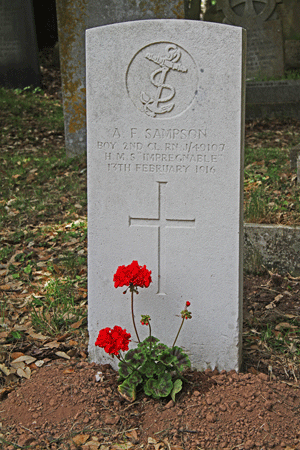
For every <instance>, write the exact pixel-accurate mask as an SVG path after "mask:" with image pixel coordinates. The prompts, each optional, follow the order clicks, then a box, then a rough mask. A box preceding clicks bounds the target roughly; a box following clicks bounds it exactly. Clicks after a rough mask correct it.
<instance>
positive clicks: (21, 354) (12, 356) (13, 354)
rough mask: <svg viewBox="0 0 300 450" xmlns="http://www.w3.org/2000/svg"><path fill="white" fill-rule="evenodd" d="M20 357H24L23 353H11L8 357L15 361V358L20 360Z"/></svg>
mask: <svg viewBox="0 0 300 450" xmlns="http://www.w3.org/2000/svg"><path fill="white" fill-rule="evenodd" d="M20 356H24V353H22V352H13V353H12V354H11V355H10V357H11V359H12V360H15V359H17V358H20Z"/></svg>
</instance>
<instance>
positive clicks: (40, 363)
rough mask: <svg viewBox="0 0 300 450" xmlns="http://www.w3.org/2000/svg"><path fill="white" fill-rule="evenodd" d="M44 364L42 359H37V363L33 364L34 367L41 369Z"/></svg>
mask: <svg viewBox="0 0 300 450" xmlns="http://www.w3.org/2000/svg"><path fill="white" fill-rule="evenodd" d="M44 364H45V361H43V360H42V359H39V360H38V361H36V362H35V365H36V366H37V367H42V366H43V365H44Z"/></svg>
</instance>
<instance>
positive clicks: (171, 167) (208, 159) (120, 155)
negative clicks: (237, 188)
mask: <svg viewBox="0 0 300 450" xmlns="http://www.w3.org/2000/svg"><path fill="white" fill-rule="evenodd" d="M97 149H98V150H99V151H101V157H102V160H103V162H104V164H105V165H106V167H107V171H108V172H111V173H114V172H115V173H116V172H139V173H158V174H166V173H174V174H188V173H197V174H215V173H216V172H217V171H218V168H219V166H220V165H222V162H223V161H224V157H225V154H226V150H227V149H226V145H225V144H224V143H222V142H218V143H216V142H210V141H209V138H208V136H207V130H206V129H194V128H193V129H184V128H182V129H179V128H170V129H164V128H161V129H160V128H155V129H152V128H146V129H143V130H139V129H138V128H130V129H129V130H128V132H127V133H126V136H122V135H121V133H120V132H119V129H118V128H115V129H114V130H111V132H110V136H109V137H107V138H106V139H105V140H104V139H103V140H101V141H100V140H99V141H97Z"/></svg>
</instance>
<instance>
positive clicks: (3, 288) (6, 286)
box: [0, 284, 11, 291]
mask: <svg viewBox="0 0 300 450" xmlns="http://www.w3.org/2000/svg"><path fill="white" fill-rule="evenodd" d="M10 288H11V286H10V284H1V285H0V290H1V291H9V290H10Z"/></svg>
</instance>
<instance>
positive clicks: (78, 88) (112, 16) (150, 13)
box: [56, 0, 184, 156]
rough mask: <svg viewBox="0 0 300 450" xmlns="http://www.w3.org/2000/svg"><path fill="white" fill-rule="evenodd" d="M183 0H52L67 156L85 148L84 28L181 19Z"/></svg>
mask: <svg viewBox="0 0 300 450" xmlns="http://www.w3.org/2000/svg"><path fill="white" fill-rule="evenodd" d="M183 3H184V2H183V0H154V1H153V0H145V1H140V0H56V10H57V20H58V36H59V46H60V67H61V76H62V88H63V104H64V120H65V140H66V150H67V154H68V155H70V156H71V155H74V154H80V153H84V152H85V151H86V117H85V116H86V111H85V49H84V43H85V36H84V33H85V30H86V29H88V28H93V27H96V26H100V25H107V24H112V23H115V22H125V21H130V20H139V19H162V18H164V19H172V18H174V19H182V18H184V4H183Z"/></svg>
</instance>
